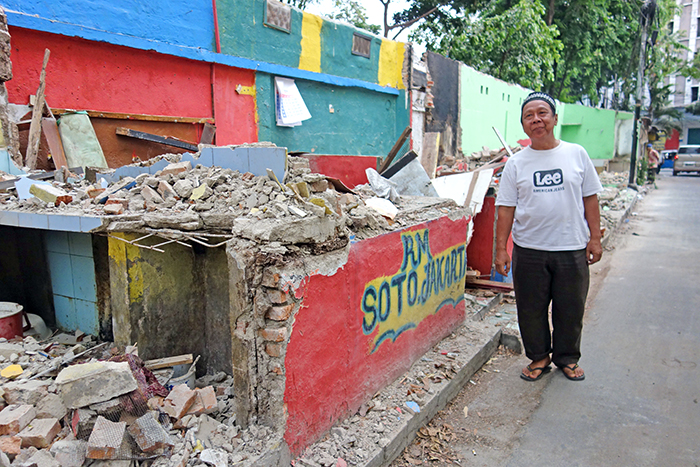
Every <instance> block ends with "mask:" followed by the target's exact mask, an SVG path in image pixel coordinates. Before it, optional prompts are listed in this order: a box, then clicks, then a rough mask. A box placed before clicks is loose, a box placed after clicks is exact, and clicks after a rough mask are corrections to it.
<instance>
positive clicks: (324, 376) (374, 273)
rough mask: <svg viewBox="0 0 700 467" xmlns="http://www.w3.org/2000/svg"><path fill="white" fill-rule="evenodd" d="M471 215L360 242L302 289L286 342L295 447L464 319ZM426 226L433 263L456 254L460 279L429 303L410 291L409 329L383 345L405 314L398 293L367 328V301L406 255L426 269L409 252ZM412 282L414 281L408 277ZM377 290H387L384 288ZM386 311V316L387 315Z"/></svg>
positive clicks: (351, 410) (324, 428)
mask: <svg viewBox="0 0 700 467" xmlns="http://www.w3.org/2000/svg"><path fill="white" fill-rule="evenodd" d="M467 222H468V221H467V219H466V218H462V219H458V220H456V221H451V220H450V219H449V218H447V217H443V218H440V219H437V220H434V221H431V222H429V223H425V224H421V225H419V226H416V227H414V228H411V229H407V230H404V231H397V232H392V233H388V234H385V235H382V236H379V237H375V238H371V239H368V240H363V241H360V242H358V243H355V244H353V245H351V248H350V252H349V256H348V261H347V263H346V264H345V265H344V267H342V268H341V269H339V270H338V271H337V272H336V273H335V274H333V275H332V276H323V275H319V274H317V275H313V276H310V277H309V278H307V280H306V282H305V283H304V284H302V286H301V287H300V289H299V290H297V291H296V295H297V296H299V295H300V294H301V295H303V300H302V306H301V308H300V311H299V312H298V314H297V316H296V318H295V322H294V327H293V330H292V334H291V337H290V341H289V345H288V347H287V354H286V360H285V364H286V378H287V381H286V390H285V397H284V400H285V403H286V404H287V409H288V414H289V417H288V420H287V431H286V434H285V440H286V441H287V443H288V444H289V446H290V448H291V449H292V451H293V452H294V453H299V452H300V451H301V450H303V448H304V447H305V446H307V445H308V444H309V443H311V442H313V441H315V440H316V439H318V438H319V437H320V436H321V435H322V434H323V433H324V432H325V431H327V430H328V429H330V427H331V426H332V425H333V424H334V423H335V422H336V421H337V420H339V419H342V418H343V417H345V416H347V415H349V414H352V413H354V412H355V411H357V410H358V408H359V407H360V405H361V404H362V403H363V402H365V401H367V400H369V399H370V398H371V397H372V396H373V395H374V394H375V393H376V392H377V391H378V390H379V389H381V388H382V387H384V386H385V385H386V384H388V383H390V382H391V381H393V380H395V379H396V378H397V377H399V376H400V375H401V374H403V373H404V372H405V371H406V369H408V368H409V367H410V365H411V364H412V363H413V362H414V361H415V360H416V359H418V358H420V356H422V355H423V354H424V353H425V352H426V351H427V350H428V349H429V348H431V347H432V346H433V345H435V343H437V342H438V341H439V340H440V339H442V338H443V337H445V336H446V335H448V334H450V333H451V332H452V331H453V330H454V329H455V328H456V327H457V326H458V325H459V324H460V323H461V322H462V321H463V320H464V316H465V307H464V301H463V298H464V274H463V273H464V270H466V264H465V263H466V258H464V254H465V240H466V239H465V237H466V228H467ZM426 231H427V232H428V235H429V239H428V240H429V241H428V243H429V245H430V253H431V256H432V258H433V263H432V264H441V265H443V266H444V268H443V269H444V270H447V269H450V268H449V267H447V266H446V265H445V263H444V262H443V261H442V260H444V259H445V257H450V258H453V257H454V258H455V259H454V260H451V261H452V263H453V264H454V265H455V270H454V272H455V275H453V276H451V277H457V276H459V278H458V279H457V280H454V281H453V282H452V283H451V285H450V287H448V286H447V281H445V282H444V284H445V289H444V290H442V291H441V292H439V293H436V294H435V295H434V296H432V297H430V298H429V299H428V301H425V302H423V304H422V305H421V304H419V301H420V300H419V299H417V298H416V294H414V299H415V302H414V305H409V300H410V298H409V297H410V295H411V294H410V292H404V295H403V297H402V298H403V302H404V303H403V306H402V314H401V319H403V320H404V321H405V322H408V325H405V324H404V325H403V326H402V327H403V328H404V329H406V330H405V331H404V332H402V333H400V334H399V335H398V336H396V337H395V340H392V339H391V338H390V339H386V340H383V341H381V342H380V343H379V344H377V342H378V338H379V336H380V334H384V333H385V332H386V331H387V327H382V326H385V325H390V324H391V325H392V326H393V324H392V323H393V320H395V319H396V320H398V319H399V318H398V306H397V302H398V300H397V296H396V294H394V295H392V298H391V300H392V303H391V306H389V307H386V306H384V307H383V308H385V309H384V310H383V311H382V310H381V308H382V306H381V305H380V309H379V313H378V314H377V316H380V318H378V320H377V323H379V324H378V326H377V327H376V328H373V330H372V331H371V332H368V330H367V328H368V327H369V328H371V326H369V325H370V324H371V323H372V322H373V319H372V317H373V316H374V315H373V314H372V313H367V312H366V310H367V304H369V305H372V304H375V303H376V301H374V300H372V299H371V293H369V294H368V292H367V290H368V289H369V288H370V287H368V285H370V284H371V283H375V284H378V283H379V282H381V281H386V282H387V283H389V282H391V278H396V277H400V276H401V274H402V272H401V271H402V269H401V268H402V265H403V264H404V258H405V257H406V259H407V262H406V268H405V269H404V270H403V271H404V272H407V273H408V276H410V275H411V273H412V272H413V271H418V270H421V271H423V270H424V266H423V265H417V266H416V267H415V268H414V267H413V266H412V265H411V258H417V256H415V255H414V256H411V255H406V254H405V251H414V252H415V251H417V250H414V248H412V247H411V246H410V241H409V240H407V238H409V237H411V238H413V236H416V235H419V234H420V235H423V237H422V238H423V239H424V238H425V237H424V235H425V232H426ZM456 232H464V233H465V235H457V234H455V233H456ZM413 246H415V245H413ZM452 252H454V255H452V254H451V253H452ZM441 258H442V259H441ZM426 259H427V256H425V255H423V256H422V257H421V261H423V262H425V261H426ZM459 261H462V263H461V264H460V263H459ZM443 278H444V276H443ZM408 283H409V282H408V280H407V281H406V282H404V284H408ZM420 283H421V282H420V279H419V284H420ZM377 289H378V290H380V294H381V287H379V286H378V287H377ZM407 289H410V287H407ZM418 289H421V287H420V286H419V287H418ZM448 289H451V290H449V291H448ZM392 290H398V287H396V289H393V288H392ZM368 295H369V296H370V297H369V298H367V297H368ZM380 300H381V295H380ZM363 301H364V302H365V308H364V310H363ZM382 303H386V302H385V301H384V302H382ZM382 314H385V315H386V316H387V318H386V320H384V321H382V320H381V315H382ZM389 329H390V330H389V334H391V332H392V330H398V329H401V327H398V326H397V327H395V328H392V327H391V326H389Z"/></svg>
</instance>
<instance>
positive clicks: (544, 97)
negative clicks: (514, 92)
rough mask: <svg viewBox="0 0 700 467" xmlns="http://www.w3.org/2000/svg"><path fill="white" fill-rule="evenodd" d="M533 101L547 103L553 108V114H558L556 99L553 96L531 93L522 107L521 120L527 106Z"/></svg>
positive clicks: (544, 93)
mask: <svg viewBox="0 0 700 467" xmlns="http://www.w3.org/2000/svg"><path fill="white" fill-rule="evenodd" d="M532 101H545V102H546V103H547V104H549V106H550V107H551V108H552V113H553V114H556V113H557V108H556V103H555V102H554V98H553V97H552V96H550V95H549V94H547V93H546V92H531V93H530V94H529V95H528V96H527V97H526V98H525V100H524V101H523V105H522V107H520V119H521V120H522V118H523V109H524V108H525V104H527V103H528V102H532Z"/></svg>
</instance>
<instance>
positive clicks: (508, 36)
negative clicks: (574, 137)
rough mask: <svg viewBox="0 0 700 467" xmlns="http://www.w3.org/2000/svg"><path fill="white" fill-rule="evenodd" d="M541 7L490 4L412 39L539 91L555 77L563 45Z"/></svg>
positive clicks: (422, 30) (426, 28) (521, 3)
mask: <svg viewBox="0 0 700 467" xmlns="http://www.w3.org/2000/svg"><path fill="white" fill-rule="evenodd" d="M544 14H545V9H544V7H543V6H542V5H541V4H540V3H539V2H537V1H529V0H519V1H517V2H514V3H512V4H511V3H510V2H491V3H490V4H489V5H488V6H487V7H486V8H484V9H482V10H481V11H479V12H478V14H474V15H469V16H468V17H463V18H453V21H451V22H442V23H435V22H433V21H430V22H429V23H426V24H425V25H423V26H422V27H421V28H420V31H419V32H418V33H417V34H415V35H414V36H412V37H414V38H415V39H416V40H418V41H419V42H422V43H424V44H426V46H427V48H428V49H429V50H432V51H435V52H438V53H441V54H443V55H446V56H447V57H449V58H452V59H455V60H459V61H461V62H463V63H465V64H467V65H469V66H471V67H473V68H476V69H477V70H479V71H482V72H484V73H488V74H490V75H491V76H494V77H496V78H499V79H502V80H504V81H509V82H512V83H517V84H520V85H522V86H525V87H530V88H536V89H539V88H540V87H541V86H542V85H543V83H544V82H545V81H547V80H551V79H552V76H553V71H554V70H553V66H554V63H555V61H556V60H557V59H558V58H559V53H560V50H561V42H560V41H559V40H558V39H557V36H558V35H559V32H558V29H557V27H556V26H547V24H546V23H545V21H544Z"/></svg>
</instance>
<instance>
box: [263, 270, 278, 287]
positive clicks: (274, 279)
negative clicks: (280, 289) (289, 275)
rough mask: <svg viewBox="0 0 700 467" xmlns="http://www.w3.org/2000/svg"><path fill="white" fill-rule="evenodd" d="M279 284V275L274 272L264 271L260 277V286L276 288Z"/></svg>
mask: <svg viewBox="0 0 700 467" xmlns="http://www.w3.org/2000/svg"><path fill="white" fill-rule="evenodd" d="M279 283H280V275H279V274H278V273H276V272H272V271H270V270H269V269H266V270H265V271H264V272H263V276H262V285H263V286H265V287H271V288H273V287H277V286H278V285H279Z"/></svg>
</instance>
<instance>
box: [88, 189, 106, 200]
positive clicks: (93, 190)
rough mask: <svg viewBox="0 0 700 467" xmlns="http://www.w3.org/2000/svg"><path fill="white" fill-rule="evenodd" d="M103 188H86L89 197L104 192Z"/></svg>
mask: <svg viewBox="0 0 700 467" xmlns="http://www.w3.org/2000/svg"><path fill="white" fill-rule="evenodd" d="M104 191H105V189H104V188H94V187H92V188H88V191H87V194H88V196H89V197H90V198H97V197H98V196H99V195H101V194H102V193H104Z"/></svg>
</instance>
